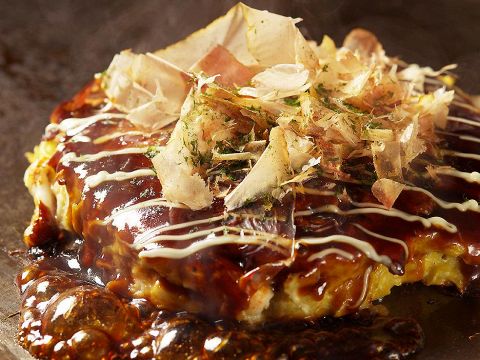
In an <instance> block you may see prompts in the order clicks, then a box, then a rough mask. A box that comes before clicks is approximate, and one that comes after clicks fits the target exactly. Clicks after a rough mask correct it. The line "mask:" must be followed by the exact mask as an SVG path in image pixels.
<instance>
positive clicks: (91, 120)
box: [47, 113, 125, 136]
mask: <svg viewBox="0 0 480 360" xmlns="http://www.w3.org/2000/svg"><path fill="white" fill-rule="evenodd" d="M109 119H125V114H118V113H100V114H95V115H92V116H89V117H86V118H68V119H65V120H63V121H62V122H61V123H60V124H50V125H48V126H47V130H49V128H50V129H51V128H54V129H55V128H56V129H59V130H61V131H64V132H65V133H66V134H67V135H68V136H74V135H76V134H78V133H79V132H81V131H83V130H84V129H86V128H87V127H89V126H90V125H92V124H95V123H96V122H97V121H100V120H109Z"/></svg>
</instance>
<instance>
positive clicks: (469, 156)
mask: <svg viewBox="0 0 480 360" xmlns="http://www.w3.org/2000/svg"><path fill="white" fill-rule="evenodd" d="M442 153H443V154H444V155H447V156H455V157H461V158H465V159H473V160H480V155H479V154H471V153H463V152H458V151H452V150H442Z"/></svg>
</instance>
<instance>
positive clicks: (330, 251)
mask: <svg viewBox="0 0 480 360" xmlns="http://www.w3.org/2000/svg"><path fill="white" fill-rule="evenodd" d="M332 254H335V255H338V256H341V257H343V258H345V259H347V260H350V261H351V260H353V259H354V256H353V254H351V253H349V252H348V251H345V250H342V249H337V248H328V249H325V250H322V251H319V252H317V253H315V254H313V255H311V256H310V257H309V258H308V261H313V260H315V259H322V258H324V257H325V256H328V255H332Z"/></svg>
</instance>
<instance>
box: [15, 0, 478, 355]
mask: <svg viewBox="0 0 480 360" xmlns="http://www.w3.org/2000/svg"><path fill="white" fill-rule="evenodd" d="M298 21H299V19H292V18H289V17H284V16H280V15H276V14H272V13H269V12H266V11H259V10H255V9H252V8H250V7H247V6H245V5H243V4H239V5H237V6H235V7H234V8H233V9H231V10H230V11H229V12H228V13H227V14H226V15H225V16H224V17H221V18H219V19H217V20H216V21H214V22H213V23H212V24H211V25H209V26H208V27H207V28H205V29H203V30H200V31H198V32H196V33H194V34H192V35H190V36H189V37H187V38H186V39H185V40H183V41H181V42H179V43H177V44H174V45H171V46H169V47H167V48H165V49H162V50H158V51H155V52H152V53H145V54H138V53H135V52H133V51H131V50H125V51H123V52H121V53H119V54H117V55H116V56H115V57H114V58H113V61H112V62H111V64H110V66H109V67H108V69H107V70H106V71H105V72H103V73H101V74H97V75H96V76H95V78H94V79H93V80H92V81H91V82H90V83H89V84H88V85H87V86H86V87H85V88H84V89H83V90H81V91H80V92H79V93H78V94H77V95H76V96H75V97H74V98H73V99H72V100H70V101H67V102H65V103H63V104H61V105H60V106H58V108H57V109H56V110H55V111H54V112H53V114H52V116H51V123H50V124H49V125H48V126H47V127H46V130H45V134H44V136H43V138H42V141H41V143H40V144H39V145H38V146H37V147H36V148H35V150H34V151H33V153H31V154H29V155H28V158H29V160H30V162H31V165H30V166H29V168H28V170H27V172H26V174H25V183H26V185H27V187H28V189H29V190H30V192H31V194H32V196H33V198H34V202H35V213H34V215H33V217H32V220H31V224H30V226H29V227H28V228H27V230H26V232H25V238H24V239H25V243H26V245H27V246H28V247H29V248H30V249H31V252H32V254H34V255H35V254H36V255H37V257H38V256H39V257H47V258H48V257H53V256H54V255H52V254H55V251H56V250H55V249H62V251H64V252H65V251H66V252H67V253H68V251H75V253H76V254H77V255H78V256H77V257H75V258H71V259H70V260H69V261H73V267H72V264H69V265H70V268H73V269H77V270H78V271H81V272H82V273H83V274H84V275H85V274H86V275H85V276H87V278H88V280H89V282H90V283H89V284H90V285H89V284H84V283H80V282H79V280H72V279H71V278H70V277H68V276H67V278H68V281H67V280H65V279H64V278H62V277H61V276H60V278H61V279H64V280H62V281H60V282H59V284H60V283H62V282H65V283H68V284H70V285H69V286H67V287H66V288H67V289H69V290H66V292H63V293H62V292H60V291H57V292H56V295H55V296H52V297H47V298H45V299H44V300H43V301H30V303H29V302H28V299H29V296H26V295H24V305H23V306H24V310H22V319H23V321H24V323H25V322H26V323H28V326H26V327H24V328H21V341H22V343H23V344H26V346H30V348H31V347H32V344H34V345H35V342H36V344H37V347H35V346H34V345H33V346H34V350H31V351H32V352H33V353H35V354H36V355H37V356H44V357H49V356H53V355H52V354H54V353H55V351H57V353H61V351H66V350H65V348H68V347H74V345H75V336H74V333H75V332H78V331H80V330H81V331H87V330H85V329H84V328H83V327H82V326H83V325H85V324H86V322H88V321H87V320H85V321H86V322H85V321H84V320H82V321H78V319H77V320H75V321H73V320H72V321H71V322H69V321H67V320H65V319H68V316H67V315H65V314H66V313H65V312H64V313H62V310H61V306H60V305H59V304H61V303H62V302H63V304H64V306H67V308H68V304H67V305H65V302H67V303H68V299H71V298H72V296H73V295H72V294H73V293H72V291H73V290H72V288H73V289H78V288H79V287H80V288H81V289H83V290H82V291H84V292H88V293H93V294H95V291H97V290H94V289H93V288H92V289H90V288H89V286H90V287H92V286H93V285H96V286H100V287H102V288H105V289H106V291H108V293H109V294H110V293H113V294H116V295H118V296H119V297H120V298H125V299H145V300H146V301H148V303H149V304H151V306H152V307H153V308H156V309H162V310H166V311H173V312H187V313H190V314H197V315H199V316H202V317H205V318H207V319H229V320H230V321H236V322H239V323H243V324H248V326H250V327H255V326H260V324H264V323H268V322H274V321H283V320H296V319H319V318H322V317H324V316H333V317H342V316H345V315H349V314H353V313H357V312H358V311H361V310H362V309H367V308H370V307H372V304H373V303H374V302H375V301H376V300H378V299H381V298H383V297H385V296H387V295H388V294H389V293H390V291H391V290H392V288H393V287H395V286H400V285H402V284H405V283H413V282H423V283H424V284H426V285H448V286H454V287H456V288H457V289H458V291H459V292H460V293H470V294H472V293H475V286H474V285H475V279H476V278H477V276H475V274H476V271H477V266H478V264H480V243H479V241H478V240H479V236H480V228H479V223H480V215H479V212H480V207H479V205H478V201H479V198H480V185H479V184H480V173H479V172H478V169H479V168H480V167H479V163H480V109H479V108H478V107H477V106H476V104H475V103H476V101H477V99H476V98H475V97H472V96H470V95H468V94H466V93H464V92H463V91H461V90H460V89H459V88H457V87H456V86H455V80H456V79H455V76H454V74H453V73H452V72H451V70H453V69H454V68H455V66H454V65H447V66H445V67H444V68H442V69H439V70H433V69H432V68H429V67H421V66H419V65H416V64H408V63H405V62H403V61H402V60H400V59H398V58H394V57H390V56H387V55H386V53H385V51H384V49H383V47H382V45H381V43H380V42H379V40H378V39H377V38H376V36H375V35H373V34H372V33H370V32H368V31H366V30H362V29H355V30H353V31H352V32H351V33H350V34H349V35H348V36H347V37H346V38H345V40H344V42H343V45H342V46H338V47H337V46H336V45H335V43H334V41H333V40H332V39H331V38H329V37H328V36H324V38H323V40H322V41H321V42H320V43H319V44H317V43H316V42H314V41H309V40H306V39H305V38H304V36H303V35H302V34H301V32H300V31H299V29H298V28H297V27H296V24H297V23H298ZM45 249H50V250H45ZM52 249H53V250H52ZM72 249H74V250H72ZM46 271H47V270H46V269H45V268H41V267H38V266H37V267H35V268H29V270H28V271H26V272H25V273H23V275H22V276H21V277H20V278H19V284H20V285H21V289H22V291H23V292H25V291H26V294H27V295H28V294H30V295H32V294H31V292H32V291H36V292H37V293H38V291H39V289H38V288H39V284H41V283H42V276H44V275H45V273H46ZM62 276H64V275H62ZM49 281H50V283H52V279H50V280H49ZM53 282H55V281H53ZM32 284H35V286H33V285H32ZM92 284H93V285H92ZM57 285H58V284H57ZM58 286H60V285H58ZM58 286H57V287H56V289H57V290H58ZM74 286H75V287H74ZM44 287H45V285H44ZM32 289H34V290H32ZM89 289H90V290H89ZM29 291H30V293H29ZM40 292H41V291H40ZM44 292H47V293H48V290H47V289H44ZM37 296H38V294H37ZM69 296H70V297H69ZM92 296H93V297H95V296H94V295H92ZM72 301H73V300H72ZM85 301H87V300H85ZM105 301H106V300H105ZM109 301H110V302H111V303H112V305H111V306H112V308H114V307H115V306H118V307H119V309H120V307H122V306H123V305H121V303H119V304H117V303H115V301H113V300H109ZM138 301H140V300H138ZM142 301H143V300H142ZM72 306H73V305H72ZM106 308H108V306H107V307H106ZM122 309H123V307H122ZM70 310H71V309H70ZM70 310H69V311H70ZM78 311H80V312H82V311H86V310H78ZM111 311H113V312H114V313H112V314H110V315H108V316H112V317H115V316H119V320H118V321H120V322H122V324H121V325H118V326H117V325H112V326H110V327H105V326H103V325H101V324H100V325H95V323H94V321H93V320H92V323H88V326H86V328H88V329H94V332H95V331H97V332H101V333H102V334H104V335H101V336H100V338H101V339H103V340H101V341H104V342H105V343H107V342H108V341H109V340H108V339H110V340H111V339H114V340H116V341H118V340H119V339H123V338H125V337H127V335H126V334H128V332H129V330H128V321H124V320H122V316H123V315H118V314H123V312H128V311H131V310H128V309H127V310H121V311H120V310H118V309H117V310H111ZM132 311H133V310H132ZM35 314H36V315H35ZM39 314H41V316H40V315H39ZM69 314H70V312H69ZM115 314H117V315H115ZM39 316H40V317H39ZM39 318H41V321H39V320H38V319H39ZM84 318H88V314H86V315H85V314H84V317H82V319H84ZM28 319H30V320H31V321H30V322H29V321H28ZM59 319H60V320H61V321H64V322H65V324H64V325H62V326H63V327H62V326H60V328H61V330H58V327H55V326H54V327H52V326H50V325H49V324H52V323H55V322H57V323H58V321H59ZM62 319H63V320H62ZM35 321H37V325H38V326H40V327H39V330H38V331H37V333H35V332H34V331H32V326H33V327H34V328H35V326H34V322H35ZM100 323H101V322H100ZM82 324H83V325H82ZM69 326H70V327H73V328H74V330H68V329H69V328H68V327H69ZM119 327H120V328H119ZM35 329H36V328H35ZM82 329H83V330H82ZM87 333H88V331H87ZM35 334H36V335H35ZM105 334H106V335H105ZM45 335H49V336H50V339H49V340H48V341H47V340H45ZM91 336H93V335H91ZM77 338H78V336H77ZM87 338H88V336H87ZM93 338H94V339H95V337H94V336H93ZM72 339H73V340H72ZM77 340H78V339H77ZM89 341H90V340H89ZM91 341H93V340H91ZM96 341H97V343H98V342H100V343H101V341H100V340H98V339H97V340H96ZM39 342H40V343H41V344H40V343H39ZM77 342H78V341H77ZM39 344H40V345H39ZM58 344H60V345H58ZM35 349H37V350H35ZM38 349H43V350H42V351H43V352H42V351H38ZM45 349H47V350H45ZM55 349H57V350H55ZM129 351H130V350H129ZM106 354H107V353H106ZM149 354H150V355H151V353H149ZM102 356H103V355H102ZM105 356H106V358H108V356H109V355H108V354H107V355H105ZM130 356H131V353H130ZM136 356H137V357H138V358H141V356H140V352H138V351H137V353H136ZM170 356H171V355H170ZM59 358H60V357H59ZM166 358H169V357H166ZM170 358H171V357H170ZM226 358H228V357H226Z"/></svg>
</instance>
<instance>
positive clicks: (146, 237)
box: [134, 214, 225, 244]
mask: <svg viewBox="0 0 480 360" xmlns="http://www.w3.org/2000/svg"><path fill="white" fill-rule="evenodd" d="M223 219H225V215H223V214H222V215H218V216H213V217H209V218H206V219H200V220H193V221H187V222H184V223H180V224H174V225H167V226H164V225H161V226H157V227H154V228H152V229H150V230H148V231H146V232H144V233H142V234H141V235H139V236H138V237H137V238H135V241H134V244H144V243H149V242H151V241H150V238H151V237H152V236H153V235H155V234H158V233H162V232H167V231H173V230H178V229H184V228H189V227H193V226H197V225H202V224H211V223H214V222H217V221H220V220H223Z"/></svg>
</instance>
